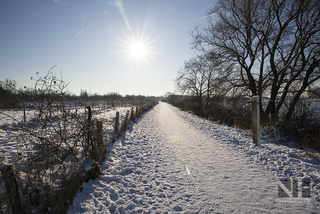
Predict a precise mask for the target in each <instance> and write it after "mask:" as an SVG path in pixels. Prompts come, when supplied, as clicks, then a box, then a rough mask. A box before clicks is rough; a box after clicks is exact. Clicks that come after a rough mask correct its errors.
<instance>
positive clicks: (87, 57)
mask: <svg viewBox="0 0 320 214" xmlns="http://www.w3.org/2000/svg"><path fill="white" fill-rule="evenodd" d="M109 51H111V49H108V50H105V51H102V52H100V53H96V54H93V55H91V56H86V57H84V58H81V59H78V61H82V60H85V59H89V58H92V57H95V56H98V55H101V54H104V53H106V52H109Z"/></svg>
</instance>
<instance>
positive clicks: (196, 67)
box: [175, 54, 227, 114]
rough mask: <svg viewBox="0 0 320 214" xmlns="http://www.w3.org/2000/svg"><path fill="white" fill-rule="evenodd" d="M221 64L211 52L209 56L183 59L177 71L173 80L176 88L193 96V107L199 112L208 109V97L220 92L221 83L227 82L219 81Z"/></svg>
mask: <svg viewBox="0 0 320 214" xmlns="http://www.w3.org/2000/svg"><path fill="white" fill-rule="evenodd" d="M221 64H222V61H220V60H219V57H218V56H217V55H214V54H211V55H210V58H208V56H207V55H203V56H197V57H194V58H192V59H190V60H189V61H185V63H184V66H183V68H180V70H179V71H178V77H177V78H176V80H175V82H176V84H177V88H178V90H180V91H181V92H183V93H186V94H189V95H191V96H193V98H194V100H193V103H194V105H196V106H195V109H196V111H198V113H200V114H203V113H204V112H205V111H207V110H208V109H209V103H210V98H211V97H212V96H213V95H214V94H217V92H218V91H219V94H221V93H222V89H223V88H224V87H223V84H225V83H226V82H227V81H221V77H222V76H223V75H221V74H223V72H221V71H224V69H223V68H221ZM226 93H227V92H226Z"/></svg>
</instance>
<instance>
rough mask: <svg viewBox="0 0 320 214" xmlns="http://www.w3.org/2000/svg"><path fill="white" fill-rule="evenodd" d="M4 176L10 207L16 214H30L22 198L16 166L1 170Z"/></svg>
mask: <svg viewBox="0 0 320 214" xmlns="http://www.w3.org/2000/svg"><path fill="white" fill-rule="evenodd" d="M1 173H2V175H3V180H4V185H5V187H6V192H7V197H8V200H9V206H10V207H11V210H12V212H13V213H14V214H16V213H26V214H29V213H31V211H30V210H29V208H28V206H27V204H26V202H25V200H24V197H23V196H22V193H21V190H20V186H19V183H18V181H17V178H16V176H15V172H14V166H13V165H12V166H11V165H8V166H4V167H3V168H2V169H1Z"/></svg>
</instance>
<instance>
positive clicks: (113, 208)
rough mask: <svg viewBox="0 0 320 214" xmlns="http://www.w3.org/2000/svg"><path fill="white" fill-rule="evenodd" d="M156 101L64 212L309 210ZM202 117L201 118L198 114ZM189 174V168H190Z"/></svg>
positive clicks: (267, 175) (255, 167) (273, 179)
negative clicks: (285, 198) (287, 200)
mask: <svg viewBox="0 0 320 214" xmlns="http://www.w3.org/2000/svg"><path fill="white" fill-rule="evenodd" d="M185 115H187V114H186V113H185V112H182V111H180V110H178V109H176V108H174V107H172V106H171V105H169V104H166V103H160V104H159V105H157V106H155V107H154V108H153V109H152V110H150V111H149V112H147V113H146V114H144V115H143V117H142V118H141V119H140V120H139V121H138V123H137V124H133V125H132V126H131V129H130V130H128V131H127V132H126V133H125V134H124V135H123V136H122V137H121V138H120V139H119V140H118V141H117V142H116V143H115V144H114V146H113V148H112V151H111V152H110V153H109V155H108V158H107V159H106V161H105V162H104V164H103V165H102V167H103V170H104V172H103V175H102V177H101V180H98V179H96V180H94V181H89V182H88V183H87V184H84V185H83V190H82V192H81V193H79V194H78V195H77V197H76V198H75V200H74V203H73V207H72V209H71V210H70V211H69V213H109V212H110V213H176V212H177V213H178V212H181V213H270V212H272V213H290V212H291V213H292V212H294V213H296V212H298V213H299V212H301V213H306V212H310V208H309V207H307V206H302V207H301V206H300V207H295V206H292V205H278V204H276V202H275V200H276V197H277V178H276V176H275V175H274V173H271V172H269V171H265V170H263V169H262V168H261V166H259V165H255V164H254V163H253V162H252V161H250V160H249V159H248V158H247V157H245V156H244V155H243V154H242V153H241V152H239V151H237V150H235V149H232V148H230V147H228V140H230V141H232V140H234V139H233V138H230V139H224V140H223V141H222V140H221V137H220V138H219V137H218V136H221V135H222V134H223V132H225V131H226V129H225V126H219V125H216V128H215V130H211V132H210V133H207V131H206V130H205V129H202V128H201V127H200V126H197V125H196V124H193V123H191V122H190V120H188V119H186V118H185ZM199 120H201V119H199ZM188 173H190V174H188Z"/></svg>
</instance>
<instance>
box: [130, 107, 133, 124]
mask: <svg viewBox="0 0 320 214" xmlns="http://www.w3.org/2000/svg"><path fill="white" fill-rule="evenodd" d="M130 120H131V121H133V120H134V115H133V107H132V108H131V113H130Z"/></svg>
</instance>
